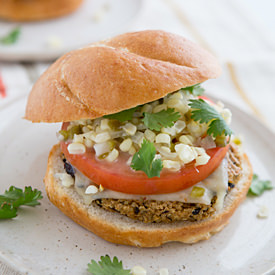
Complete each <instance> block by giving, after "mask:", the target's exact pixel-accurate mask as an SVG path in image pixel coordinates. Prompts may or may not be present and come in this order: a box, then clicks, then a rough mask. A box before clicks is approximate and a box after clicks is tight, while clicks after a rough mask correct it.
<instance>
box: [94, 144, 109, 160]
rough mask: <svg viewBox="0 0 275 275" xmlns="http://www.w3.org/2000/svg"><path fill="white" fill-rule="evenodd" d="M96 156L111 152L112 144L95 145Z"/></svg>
mask: <svg viewBox="0 0 275 275" xmlns="http://www.w3.org/2000/svg"><path fill="white" fill-rule="evenodd" d="M94 150H95V154H96V156H97V157H99V156H101V155H103V154H105V153H108V152H110V151H111V144H110V142H104V143H98V144H95V145H94Z"/></svg>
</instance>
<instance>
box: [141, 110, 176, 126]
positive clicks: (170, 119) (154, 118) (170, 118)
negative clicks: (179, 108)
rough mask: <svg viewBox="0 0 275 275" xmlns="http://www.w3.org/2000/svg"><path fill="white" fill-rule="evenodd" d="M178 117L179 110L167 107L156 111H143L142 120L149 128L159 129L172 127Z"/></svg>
mask: <svg viewBox="0 0 275 275" xmlns="http://www.w3.org/2000/svg"><path fill="white" fill-rule="evenodd" d="M179 118H180V113H179V112H176V111H175V109H174V108H168V109H167V110H162V111H160V112H157V113H144V118H143V119H142V121H143V123H144V125H145V126H147V127H148V128H149V129H150V130H156V131H160V129H161V128H162V127H172V126H173V125H174V122H175V121H177V120H178V119H179Z"/></svg>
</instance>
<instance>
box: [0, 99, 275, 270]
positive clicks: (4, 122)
mask: <svg viewBox="0 0 275 275" xmlns="http://www.w3.org/2000/svg"><path fill="white" fill-rule="evenodd" d="M226 105H227V106H229V107H230V108H231V110H232V112H233V117H234V122H233V125H232V127H233V128H234V131H235V132H236V133H240V134H242V135H243V136H245V147H246V151H247V152H248V155H249V157H250V158H251V161H252V163H253V166H254V169H255V172H256V173H257V174H259V175H260V177H261V178H263V179H272V180H273V183H275V169H274V167H275V157H274V156H275V145H274V140H275V136H274V134H272V132H271V131H270V130H268V129H267V128H265V127H264V126H263V125H262V124H260V123H259V122H258V121H257V120H255V119H254V118H253V117H251V116H249V115H247V114H245V113H243V112H242V111H241V110H239V109H237V108H236V107H234V106H230V105H229V104H226ZM24 106H25V100H24V99H19V100H18V101H15V102H14V103H12V104H11V105H8V106H5V107H3V108H2V109H0V136H1V142H0V178H1V187H0V191H1V193H2V192H3V191H4V190H5V189H6V188H8V187H9V186H10V185H15V186H18V187H24V186H25V185H32V186H33V187H36V188H39V189H40V190H43V195H44V199H43V200H42V205H41V206H40V207H36V208H24V209H22V210H20V211H19V216H18V217H17V218H15V219H13V220H7V221H0V236H1V241H0V260H2V261H4V262H6V263H8V264H9V265H12V266H13V267H14V268H15V269H16V270H19V271H24V272H29V273H31V274H41V275H43V274H45V275H49V274H58V275H59V274H87V273H86V267H87V263H88V262H90V260H91V259H95V260H99V258H100V256H101V255H105V254H109V255H110V256H111V257H113V256H117V257H118V258H119V259H122V260H123V263H124V266H125V267H127V268H131V267H132V266H134V265H142V266H143V267H145V268H146V269H147V271H148V274H157V271H158V269H159V268H161V267H167V268H168V269H169V272H170V273H169V274H262V273H264V272H268V271H269V270H272V268H273V267H274V265H275V252H274V251H275V250H274V247H275V215H274V213H275V203H274V195H275V190H273V191H269V192H266V193H264V194H263V195H262V196H261V197H259V198H248V199H247V200H246V201H245V202H244V203H243V204H242V205H241V206H240V208H239V209H238V210H237V212H236V213H235V214H234V216H233V217H232V218H231V222H230V224H229V225H228V226H227V227H226V228H225V229H224V230H223V231H222V232H220V233H219V234H217V235H215V236H213V237H212V238H211V239H210V240H208V241H203V242H200V243H197V244H194V245H183V244H179V243H170V244H167V245H163V246H161V247H159V248H154V249H142V248H133V247H127V246H122V245H114V244H111V243H108V242H106V241H104V240H102V239H100V238H98V237H97V236H95V235H94V234H92V233H90V232H88V231H87V230H85V229H83V228H82V227H80V226H78V225H77V224H75V223H73V222H72V221H71V220H70V219H69V218H67V217H66V216H64V215H63V214H62V213H61V212H60V211H59V210H58V209H57V208H56V207H55V206H53V205H51V203H50V202H49V200H48V199H47V196H46V194H45V192H44V187H43V182H42V179H43V176H44V173H45V170H46V163H47V156H48V152H49V150H50V148H51V146H52V145H53V144H54V143H56V137H55V132H56V131H57V129H58V128H59V125H53V124H51V125H47V124H32V123H30V122H28V121H25V120H23V119H21V117H22V116H23V115H24ZM260 205H266V206H267V207H268V208H269V212H270V215H269V217H268V218H267V219H258V218H257V217H256V215H257V211H258V207H259V206H260ZM273 271H274V270H273ZM271 273H272V271H270V274H271Z"/></svg>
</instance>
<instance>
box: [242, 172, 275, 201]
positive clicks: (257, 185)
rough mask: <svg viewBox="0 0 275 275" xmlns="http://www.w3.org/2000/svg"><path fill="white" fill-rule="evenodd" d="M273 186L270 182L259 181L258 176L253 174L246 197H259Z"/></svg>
mask: <svg viewBox="0 0 275 275" xmlns="http://www.w3.org/2000/svg"><path fill="white" fill-rule="evenodd" d="M273 188H274V186H273V185H272V183H271V181H270V180H261V179H259V176H258V175H256V174H254V175H253V178H252V183H251V186H250V188H249V190H248V193H247V194H248V195H253V196H260V195H262V194H263V192H264V191H265V190H271V189H273Z"/></svg>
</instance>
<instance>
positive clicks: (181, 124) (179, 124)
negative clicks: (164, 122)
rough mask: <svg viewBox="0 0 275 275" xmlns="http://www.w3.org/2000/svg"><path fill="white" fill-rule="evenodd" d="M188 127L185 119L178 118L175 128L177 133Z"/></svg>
mask: <svg viewBox="0 0 275 275" xmlns="http://www.w3.org/2000/svg"><path fill="white" fill-rule="evenodd" d="M185 127H186V123H185V122H184V121H183V120H178V121H176V122H175V124H174V126H173V128H174V129H175V130H176V133H177V134H179V133H180V132H182V130H183V129H184V128H185Z"/></svg>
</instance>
